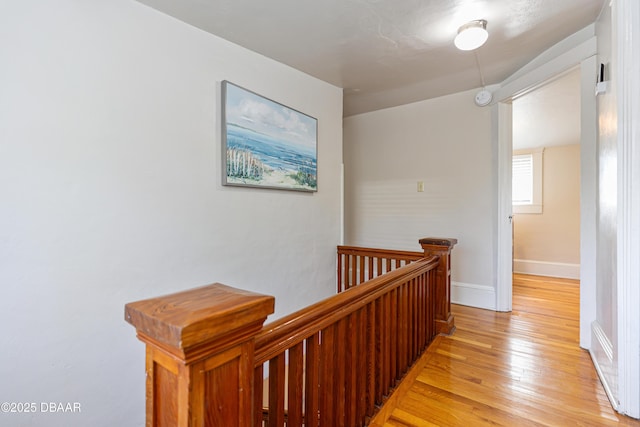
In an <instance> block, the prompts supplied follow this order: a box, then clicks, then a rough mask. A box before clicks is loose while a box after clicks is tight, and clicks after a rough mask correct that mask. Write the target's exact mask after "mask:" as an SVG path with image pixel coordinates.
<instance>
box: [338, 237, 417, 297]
mask: <svg viewBox="0 0 640 427" xmlns="http://www.w3.org/2000/svg"><path fill="white" fill-rule="evenodd" d="M424 256H425V254H424V252H415V251H401V250H394V249H377V248H361V247H357V246H338V272H337V275H336V277H337V282H338V292H342V291H344V290H346V289H349V288H352V287H354V286H356V285H359V284H360V283H363V282H365V281H367V280H371V279H373V278H374V277H378V276H380V275H382V274H385V273H388V272H390V271H393V270H394V269H396V268H400V267H402V266H403V265H407V264H409V263H411V262H414V261H417V260H419V259H422V258H424Z"/></svg>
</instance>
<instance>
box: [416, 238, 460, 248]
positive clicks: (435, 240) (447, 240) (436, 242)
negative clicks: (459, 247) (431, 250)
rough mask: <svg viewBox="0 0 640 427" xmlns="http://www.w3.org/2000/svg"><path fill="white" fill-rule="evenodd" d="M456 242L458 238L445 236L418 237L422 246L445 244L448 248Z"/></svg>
mask: <svg viewBox="0 0 640 427" xmlns="http://www.w3.org/2000/svg"><path fill="white" fill-rule="evenodd" d="M457 243H458V239H454V238H447V237H425V238H424V239H420V245H421V246H422V247H425V246H446V247H448V248H449V249H453V247H454V246H455V245H456V244H457Z"/></svg>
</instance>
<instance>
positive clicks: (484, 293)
mask: <svg viewBox="0 0 640 427" xmlns="http://www.w3.org/2000/svg"><path fill="white" fill-rule="evenodd" d="M451 302H452V303H454V304H461V305H467V306H470V307H477V308H484V309H487V310H495V309H496V290H495V288H494V287H492V286H484V285H475V284H472V283H461V282H453V281H452V282H451Z"/></svg>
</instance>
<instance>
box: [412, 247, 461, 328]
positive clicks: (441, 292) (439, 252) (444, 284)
mask: <svg viewBox="0 0 640 427" xmlns="http://www.w3.org/2000/svg"><path fill="white" fill-rule="evenodd" d="M456 243H458V239H442V238H436V237H427V238H425V239H421V240H420V245H422V249H423V250H424V256H425V257H430V256H434V255H436V256H439V257H440V262H439V264H438V269H437V272H436V274H437V277H438V283H437V285H436V314H435V317H436V332H437V333H438V334H447V335H449V334H451V333H452V332H453V331H454V330H455V329H456V326H455V322H454V318H453V315H452V314H451V250H452V249H453V247H454V246H455V245H456Z"/></svg>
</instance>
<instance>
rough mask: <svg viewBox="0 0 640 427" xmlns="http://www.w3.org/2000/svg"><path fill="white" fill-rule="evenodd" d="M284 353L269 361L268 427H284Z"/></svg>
mask: <svg viewBox="0 0 640 427" xmlns="http://www.w3.org/2000/svg"><path fill="white" fill-rule="evenodd" d="M285 369H286V366H285V357H284V353H281V354H279V355H278V356H276V357H274V358H272V359H270V360H269V422H268V423H267V425H268V426H269V427H283V426H284V388H285Z"/></svg>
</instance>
